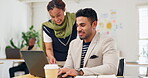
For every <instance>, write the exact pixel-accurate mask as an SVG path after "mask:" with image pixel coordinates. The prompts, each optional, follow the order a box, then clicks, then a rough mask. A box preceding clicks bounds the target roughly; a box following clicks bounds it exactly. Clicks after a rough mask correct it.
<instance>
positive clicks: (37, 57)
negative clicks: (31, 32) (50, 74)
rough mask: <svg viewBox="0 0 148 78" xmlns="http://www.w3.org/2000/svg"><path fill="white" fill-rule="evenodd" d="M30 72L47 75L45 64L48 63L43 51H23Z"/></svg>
mask: <svg viewBox="0 0 148 78" xmlns="http://www.w3.org/2000/svg"><path fill="white" fill-rule="evenodd" d="M21 53H22V56H23V58H24V60H25V63H26V65H27V67H28V70H29V73H30V74H31V75H34V76H37V77H45V71H44V66H45V64H48V61H47V57H46V55H45V53H44V52H43V51H21Z"/></svg>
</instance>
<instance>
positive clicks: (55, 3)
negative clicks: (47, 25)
mask: <svg viewBox="0 0 148 78" xmlns="http://www.w3.org/2000/svg"><path fill="white" fill-rule="evenodd" d="M55 7H56V8H58V9H62V10H63V11H65V3H64V2H63V1H62V0H52V1H50V2H49V3H48V5H47V10H48V11H49V10H53V8H55Z"/></svg>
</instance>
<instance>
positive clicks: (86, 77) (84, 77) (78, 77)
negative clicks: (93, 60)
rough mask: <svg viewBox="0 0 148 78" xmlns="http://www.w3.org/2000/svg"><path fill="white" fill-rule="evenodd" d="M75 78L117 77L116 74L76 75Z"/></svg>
mask: <svg viewBox="0 0 148 78" xmlns="http://www.w3.org/2000/svg"><path fill="white" fill-rule="evenodd" d="M75 78H117V77H116V76H115V75H99V76H76V77H75Z"/></svg>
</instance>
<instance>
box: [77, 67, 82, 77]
mask: <svg viewBox="0 0 148 78" xmlns="http://www.w3.org/2000/svg"><path fill="white" fill-rule="evenodd" d="M76 71H77V72H78V76H82V75H83V74H82V72H83V71H82V69H80V68H79V69H76Z"/></svg>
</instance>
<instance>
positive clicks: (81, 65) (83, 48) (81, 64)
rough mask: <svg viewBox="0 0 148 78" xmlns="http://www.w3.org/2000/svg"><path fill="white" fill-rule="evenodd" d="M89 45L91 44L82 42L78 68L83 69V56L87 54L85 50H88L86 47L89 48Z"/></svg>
mask: <svg viewBox="0 0 148 78" xmlns="http://www.w3.org/2000/svg"><path fill="white" fill-rule="evenodd" d="M90 43H91V42H87V43H85V42H83V47H82V55H81V63H80V68H83V64H84V58H85V55H86V53H87V50H88V47H89V45H90Z"/></svg>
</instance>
